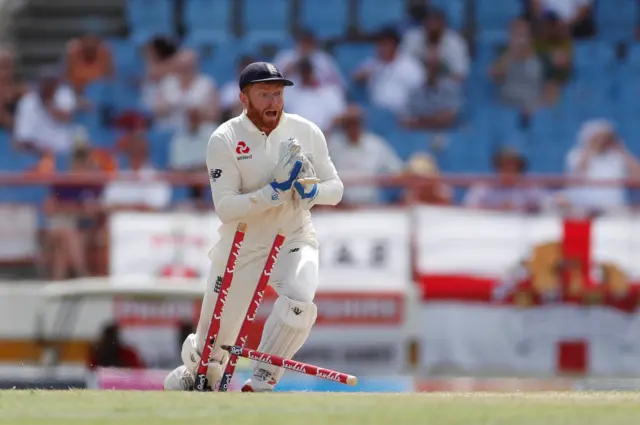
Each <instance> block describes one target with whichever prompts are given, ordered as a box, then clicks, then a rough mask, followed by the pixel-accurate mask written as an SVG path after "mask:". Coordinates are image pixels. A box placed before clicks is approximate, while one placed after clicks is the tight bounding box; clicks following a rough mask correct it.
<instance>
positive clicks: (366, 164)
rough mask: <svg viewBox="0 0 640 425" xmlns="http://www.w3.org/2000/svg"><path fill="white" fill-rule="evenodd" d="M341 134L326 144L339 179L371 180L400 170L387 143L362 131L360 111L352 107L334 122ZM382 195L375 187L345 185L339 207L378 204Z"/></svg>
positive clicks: (394, 154)
mask: <svg viewBox="0 0 640 425" xmlns="http://www.w3.org/2000/svg"><path fill="white" fill-rule="evenodd" d="M336 121H337V124H338V126H339V128H340V131H338V132H336V133H334V134H332V135H331V136H330V137H329V140H328V146H329V153H330V155H331V158H332V160H333V163H334V164H335V166H336V170H337V171H338V174H340V177H342V178H343V179H345V180H348V179H350V178H363V179H370V178H372V177H375V176H379V175H383V174H392V173H397V172H400V171H401V170H402V161H401V160H400V158H398V155H397V154H396V153H395V152H394V150H393V148H392V147H391V146H390V145H389V143H388V142H387V141H386V140H384V139H382V138H381V137H380V136H378V135H376V134H374V133H372V132H370V131H367V130H366V129H364V128H363V123H362V121H363V113H362V110H361V109H360V108H359V107H357V106H354V105H351V106H349V107H348V108H347V110H346V111H345V113H344V114H343V115H342V116H340V117H339V118H338V119H337V120H336ZM381 201H382V199H381V193H380V191H379V190H378V188H377V187H375V185H371V184H369V185H364V186H361V185H358V186H350V185H348V184H347V185H346V186H345V190H344V196H343V197H342V203H341V204H344V205H345V206H354V205H363V204H378V203H380V202H381Z"/></svg>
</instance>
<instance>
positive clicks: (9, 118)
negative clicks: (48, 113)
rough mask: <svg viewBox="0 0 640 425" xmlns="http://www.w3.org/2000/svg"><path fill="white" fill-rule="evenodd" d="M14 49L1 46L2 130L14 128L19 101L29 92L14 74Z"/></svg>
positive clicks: (0, 121) (0, 111)
mask: <svg viewBox="0 0 640 425" xmlns="http://www.w3.org/2000/svg"><path fill="white" fill-rule="evenodd" d="M13 61H14V58H13V51H12V50H11V49H10V48H8V47H1V46H0V130H1V129H7V130H12V129H13V120H14V115H15V113H16V109H17V107H18V101H19V100H20V98H21V97H22V95H24V94H25V93H26V92H27V87H26V85H25V84H22V83H20V82H19V81H18V80H17V79H16V78H15V74H14V66H13V65H14V63H13Z"/></svg>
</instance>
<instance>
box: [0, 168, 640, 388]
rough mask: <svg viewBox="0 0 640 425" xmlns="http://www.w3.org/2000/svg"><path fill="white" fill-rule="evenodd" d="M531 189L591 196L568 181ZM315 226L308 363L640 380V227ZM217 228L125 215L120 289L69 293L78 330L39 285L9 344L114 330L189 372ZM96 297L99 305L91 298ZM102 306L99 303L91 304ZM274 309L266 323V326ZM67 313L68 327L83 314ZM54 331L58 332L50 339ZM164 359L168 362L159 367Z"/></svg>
mask: <svg viewBox="0 0 640 425" xmlns="http://www.w3.org/2000/svg"><path fill="white" fill-rule="evenodd" d="M3 177H6V176H2V175H0V185H1V184H5V185H6V184H10V183H16V182H18V181H19V182H20V183H17V184H29V185H33V184H51V183H52V182H56V183H61V184H78V183H80V184H86V183H87V182H88V181H94V180H91V179H95V182H104V177H105V176H104V175H101V176H95V175H93V176H92V177H90V178H89V177H87V179H85V178H81V177H80V176H49V178H48V179H44V178H43V177H42V176H32V177H31V178H30V179H24V180H11V179H14V178H13V177H11V179H9V180H6V179H5V180H3ZM166 177H167V179H168V180H169V181H171V182H172V184H177V185H179V184H193V183H195V182H196V181H198V182H200V183H199V184H203V185H206V184H207V182H206V180H203V179H193V178H192V177H188V178H185V177H184V176H177V175H167V176H166ZM364 180H366V179H364ZM439 181H442V182H447V183H448V184H450V185H459V186H465V185H467V186H468V185H470V184H472V183H474V182H478V181H483V182H485V183H487V184H491V183H492V182H494V183H495V179H494V178H493V177H489V176H476V177H470V176H466V177H464V176H463V177H448V176H444V177H443V178H442V180H439ZM529 181H530V182H536V183H540V184H543V183H544V184H548V185H551V186H554V185H556V184H557V185H562V184H568V185H574V184H584V181H569V180H566V179H563V178H561V177H558V176H555V177H554V176H551V177H544V178H540V179H539V180H538V179H537V178H531V179H530V180H529ZM377 183H381V184H383V185H392V184H393V185H395V184H406V187H414V186H417V187H419V186H421V185H428V184H430V180H429V179H421V178H407V177H406V176H405V177H389V178H382V179H380V180H379V181H377ZM617 183H619V182H607V183H606V184H608V185H611V184H617ZM624 183H625V184H628V185H629V186H634V185H637V182H631V181H627V182H624ZM345 184H347V185H350V184H357V182H353V183H350V182H348V181H347V182H345ZM603 184H604V183H603ZM314 217H315V219H314V220H315V224H316V227H317V230H318V235H319V238H320V241H321V244H322V246H323V249H322V256H321V267H322V273H321V276H322V277H321V279H322V280H321V284H320V289H319V294H318V300H317V301H318V304H319V307H320V311H321V313H323V315H322V316H321V317H320V319H319V321H318V326H317V328H316V329H315V330H314V332H313V334H312V338H311V339H310V340H309V343H308V344H307V346H305V349H304V350H303V351H301V353H300V359H301V360H303V361H307V362H310V363H316V364H322V365H325V366H326V367H330V368H333V369H338V370H345V371H348V372H349V373H354V374H362V373H361V371H365V374H377V373H410V374H412V373H430V374H450V373H452V374H487V373H489V374H492V375H496V376H506V375H525V376H551V377H552V376H562V375H565V374H579V375H584V376H620V375H626V376H629V375H632V376H635V375H638V373H640V370H638V369H640V366H639V365H640V346H638V343H637V342H636V341H637V340H638V338H637V337H636V335H637V332H638V331H637V330H638V321H637V319H636V314H635V311H636V308H637V301H638V299H639V297H638V290H637V285H636V283H635V282H636V278H637V276H638V275H639V274H640V270H637V268H638V266H637V261H636V258H637V254H636V253H637V252H640V250H638V247H636V242H635V241H636V240H638V238H637V235H636V234H637V232H638V230H637V229H640V226H638V224H639V223H638V220H637V216H636V215H635V214H634V213H632V212H628V213H625V214H615V215H610V216H606V215H605V216H599V217H585V216H579V217H574V216H569V217H563V216H562V214H559V213H558V212H554V211H547V212H543V213H538V214H523V213H520V212H509V211H499V210H497V211H491V210H472V209H465V208H459V207H434V206H425V205H405V206H400V207H398V206H396V207H392V208H378V209H359V210H354V211H349V210H347V211H344V210H336V211H326V210H319V211H318V212H317V213H315V214H314ZM217 224H218V222H217V218H216V217H215V214H213V213H211V212H195V211H192V212H179V211H178V212H176V211H173V212H171V211H168V212H156V213H148V212H147V213H144V212H117V213H114V214H111V216H110V218H109V234H110V241H111V243H110V262H109V271H110V277H109V278H96V279H85V280H83V281H81V282H80V281H71V282H66V283H62V284H60V285H66V286H65V287H66V288H68V291H70V292H68V293H67V296H68V298H70V299H74V300H76V302H77V300H85V301H83V302H81V303H80V304H82V305H81V306H80V307H78V308H77V309H78V311H79V312H78V313H76V314H78V316H76V317H75V320H71V322H75V324H76V327H75V329H73V330H71V331H70V330H69V329H68V328H64V326H61V325H60V326H61V327H59V328H57V329H53V328H52V326H53V324H54V323H56V320H54V317H55V316H54V313H52V312H50V313H46V314H40V315H38V314H36V311H37V312H40V310H39V309H40V308H42V306H41V304H38V303H37V302H36V301H35V300H34V299H40V297H41V294H39V293H38V291H37V290H36V289H35V287H36V286H37V284H33V283H32V284H30V285H31V289H33V290H32V291H31V292H29V291H27V290H25V293H24V294H21V295H16V294H15V292H14V293H13V295H12V296H9V297H0V304H2V305H1V307H2V308H0V315H2V314H12V315H15V316H12V321H7V320H4V321H0V337H2V338H3V339H6V338H7V336H10V337H13V338H14V339H16V338H17V339H20V338H22V339H27V340H35V339H36V338H39V339H40V340H42V341H49V342H51V341H52V340H53V341H58V342H60V341H63V342H64V341H65V340H67V339H69V338H71V339H75V340H84V341H87V342H88V341H90V340H92V339H95V336H96V334H97V333H98V332H99V329H100V326H101V325H102V324H104V323H105V322H106V321H109V320H116V321H117V322H119V323H120V324H121V325H122V326H123V328H124V335H125V338H126V339H127V341H128V342H130V343H131V344H139V346H138V347H137V349H138V350H139V351H140V352H141V353H142V355H143V357H145V359H146V361H147V362H148V364H149V365H150V366H152V367H155V365H161V364H162V363H163V362H164V364H168V363H170V362H172V361H173V362H175V359H176V358H177V356H176V351H177V346H178V343H177V339H178V338H177V335H176V332H177V331H176V327H177V325H178V324H179V323H180V322H182V321H184V320H186V321H191V322H193V320H194V318H195V317H196V315H197V311H199V308H198V305H197V298H199V293H200V292H199V291H201V289H200V288H201V285H202V278H203V277H204V276H206V273H207V271H208V261H209V260H208V259H207V256H206V251H207V249H206V247H209V246H212V245H213V244H214V243H215V240H216V239H215V238H216V232H215V228H216V226H217ZM204 228H208V229H210V231H209V232H203V231H202V229H204ZM149 252H154V255H153V256H149V255H148V253H149ZM185 271H189V273H186V272H185ZM172 276H173V277H172ZM165 281H167V282H168V281H172V282H173V284H176V285H179V286H180V288H181V290H182V289H184V290H185V291H187V293H189V294H190V295H189V297H187V298H188V299H186V300H183V301H180V300H176V299H175V297H174V296H165V297H160V298H163V299H161V300H158V294H159V293H161V292H162V290H163V289H162V288H164V290H166V289H167V288H168V286H167V284H166V283H163V282H165ZM180 282H182V283H180ZM40 285H45V282H40ZM194 285H195V286H194ZM198 285H200V286H198ZM10 286H11V285H10V284H7V285H3V286H2V288H3V289H2V291H3V292H4V291H9V292H11V290H9V289H5V288H8V287H10ZM14 286H15V285H14ZM21 286H22V285H21ZM47 287H48V288H54V287H56V286H55V285H53V286H47ZM187 287H189V288H196V289H195V290H192V289H188V290H187ZM83 288H93V289H92V290H91V291H89V292H87V293H86V294H83V293H82V291H83ZM99 288H104V292H103V293H100V289H99ZM132 288H133V289H132ZM92 291H93V292H92ZM127 291H133V292H136V291H141V292H142V293H138V294H136V296H131V297H129V296H127V294H129V295H133V294H132V293H131V292H127ZM189 291H192V292H189ZM27 292H29V294H27ZM96 295H100V297H96V299H94V300H92V301H90V302H89V301H86V300H87V299H88V298H91V297H94V296H96ZM271 296H273V294H271ZM21 297H22V298H24V300H23V299H22V298H21ZM31 297H33V298H31ZM3 299H4V302H3ZM18 300H21V301H20V303H18V302H17V301H18ZM271 302H273V298H271ZM55 303H57V306H58V307H59V306H60V305H62V304H68V302H66V301H65V303H62V304H61V300H58V301H56V302H55ZM55 303H54V304H55ZM269 304H270V302H269V301H267V302H265V307H264V308H263V309H261V310H262V313H261V314H262V320H264V315H265V314H266V313H265V311H268V309H269ZM36 305H37V306H38V307H35V306H36ZM18 306H20V307H18ZM30 306H31V307H30ZM62 311H63V312H66V313H65V315H69V311H70V309H69V306H68V305H67V306H66V307H63V308H62ZM35 317H40V319H38V320H36V319H35ZM71 317H72V318H73V315H71ZM18 319H20V320H18ZM66 320H67V322H69V319H68V318H67V319H66ZM12 322H13V323H22V324H21V325H20V326H18V328H19V329H15V327H13V326H11V327H10V326H9V325H8V323H12ZM59 322H60V323H62V322H64V320H62V319H60V321H59ZM3 323H4V325H3ZM42 323H45V324H46V326H44V328H42V327H41V328H39V330H38V331H36V330H35V329H38V326H37V325H38V324H42ZM559 323H560V324H562V326H558V324H559ZM67 324H68V323H67ZM47 326H48V327H47ZM10 328H11V329H10ZM43 329H44V330H43ZM167 329H172V330H171V331H170V332H167ZM258 331H259V329H258V330H257V331H256V335H257V332H258ZM255 338H256V336H254V339H253V343H254V344H255ZM67 342H68V341H67ZM60 346H61V345H58V348H60ZM63 346H64V345H63ZM158 346H163V347H167V350H166V351H165V352H161V353H158V350H157V348H158ZM66 347H67V348H65V349H62V350H58V353H57V355H53V356H52V355H47V354H46V353H48V352H51V350H49V351H46V350H43V351H39V352H38V353H39V354H38V355H37V356H31V358H32V360H36V359H38V360H42V359H45V358H49V359H54V360H56V361H57V360H60V359H62V360H64V357H65V355H68V354H69V353H70V352H71V351H73V350H71V349H69V347H68V346H66ZM145 347H146V348H145ZM5 348H6V346H5ZM84 349H86V346H85V347H84ZM65 350H66V351H65ZM10 351H11V350H8V351H7V350H0V352H2V353H8V352H10ZM54 351H55V350H54ZM161 351H162V350H161ZM14 354H15V355H19V354H20V353H19V352H18V353H16V352H14ZM76 354H77V353H76ZM5 356H8V354H5ZM69 357H70V358H71V359H72V360H73V359H74V357H73V356H69ZM80 357H81V356H80V355H77V356H76V357H75V360H74V361H76V362H77V361H78V359H79V358H80ZM16 360H17V359H16V358H13V361H16ZM67 360H69V358H67ZM3 361H5V362H7V361H11V359H8V358H7V357H5V359H4V360H3ZM56 361H52V362H53V363H55V362H56Z"/></svg>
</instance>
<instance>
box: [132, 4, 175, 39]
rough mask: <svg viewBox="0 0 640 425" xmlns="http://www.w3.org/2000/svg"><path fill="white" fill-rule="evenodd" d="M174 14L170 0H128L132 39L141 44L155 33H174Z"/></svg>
mask: <svg viewBox="0 0 640 425" xmlns="http://www.w3.org/2000/svg"><path fill="white" fill-rule="evenodd" d="M173 15H174V14H173V2H171V1H170V0H128V2H127V21H128V23H129V25H130V26H131V29H132V34H133V35H132V37H131V39H132V41H134V42H135V43H137V44H140V43H143V42H145V41H146V40H148V39H149V37H151V36H152V35H154V34H158V33H163V34H169V33H173Z"/></svg>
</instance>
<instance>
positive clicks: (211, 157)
mask: <svg viewBox="0 0 640 425" xmlns="http://www.w3.org/2000/svg"><path fill="white" fill-rule="evenodd" d="M290 138H293V139H296V140H297V141H298V142H299V143H300V145H301V147H302V153H303V154H304V155H305V156H306V157H307V158H309V160H310V161H311V163H312V164H313V166H314V168H315V171H316V177H317V178H318V179H319V180H320V181H321V183H318V194H317V196H316V198H315V202H314V203H315V204H321V205H336V204H337V203H338V202H340V200H341V199H342V192H343V186H342V182H341V181H340V178H339V177H338V174H337V172H336V168H335V167H334V165H333V162H332V161H331V159H330V158H329V152H328V149H327V142H326V140H325V137H324V135H323V134H322V131H320V129H319V128H318V126H317V125H315V124H314V123H312V122H311V121H308V120H306V119H304V118H302V117H300V116H298V115H294V114H287V113H283V114H282V118H281V119H280V123H279V124H278V126H277V127H276V128H275V129H274V130H273V131H272V132H271V134H269V135H268V136H267V135H266V133H263V132H262V131H260V130H259V129H258V128H257V127H256V126H255V125H254V124H253V123H252V122H251V120H250V119H249V118H248V117H247V116H246V114H244V113H242V114H241V115H239V116H238V117H236V118H232V119H231V120H229V121H227V122H225V123H224V124H222V125H221V126H220V127H218V129H217V130H216V131H215V132H214V133H213V135H212V136H211V138H210V139H209V145H208V147H207V167H208V169H209V180H210V183H211V193H212V195H213V203H214V206H215V209H216V213H217V214H218V216H219V217H220V220H221V221H222V226H220V229H219V233H220V237H221V240H220V242H219V243H218V244H217V245H216V247H214V249H213V250H212V252H211V254H210V255H211V257H212V259H213V258H214V257H215V258H218V259H220V258H222V257H225V256H226V255H228V249H229V246H230V244H231V241H232V239H233V235H234V233H235V230H236V227H237V225H238V223H239V222H244V223H247V232H246V235H245V239H244V244H243V247H242V252H243V253H244V254H245V255H246V254H247V253H249V252H263V251H264V250H268V249H269V248H270V247H271V243H272V242H273V238H274V236H275V235H276V232H277V231H278V229H283V230H284V231H285V236H286V242H285V243H289V242H306V243H309V244H311V245H314V246H317V239H316V234H315V230H314V228H313V225H312V223H311V213H310V212H309V211H305V210H303V209H300V208H298V207H296V206H295V205H294V203H293V191H294V189H292V191H291V197H288V198H287V199H286V200H285V202H284V203H283V204H281V205H279V206H271V205H265V204H264V203H263V202H258V203H255V202H252V200H251V199H250V198H252V197H253V198H255V197H256V194H254V192H256V191H259V190H260V189H262V188H263V187H264V186H266V185H267V184H269V183H270V182H272V181H273V178H272V175H271V173H272V172H273V170H274V168H275V166H276V164H277V162H278V159H279V158H278V154H279V145H280V144H281V143H283V142H286V141H288V140H289V139H290ZM242 256H243V255H241V257H242ZM223 261H226V258H224V260H223Z"/></svg>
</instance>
